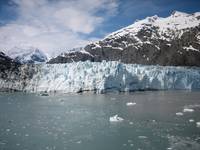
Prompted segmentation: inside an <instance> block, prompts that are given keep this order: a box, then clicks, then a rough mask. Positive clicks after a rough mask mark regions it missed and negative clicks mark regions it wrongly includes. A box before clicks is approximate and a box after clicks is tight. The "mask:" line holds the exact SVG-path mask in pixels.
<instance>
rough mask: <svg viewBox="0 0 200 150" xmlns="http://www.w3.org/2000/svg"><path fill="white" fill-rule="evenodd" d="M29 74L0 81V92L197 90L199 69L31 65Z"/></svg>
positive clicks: (102, 64)
mask: <svg viewBox="0 0 200 150" xmlns="http://www.w3.org/2000/svg"><path fill="white" fill-rule="evenodd" d="M25 68H26V67H22V68H21V71H22V72H24V70H25ZM29 69H30V68H29ZM33 70H36V73H34V74H33V77H31V79H29V80H26V81H24V80H19V81H15V82H14V81H13V82H12V81H9V80H8V81H5V80H2V79H1V80H0V89H3V88H7V89H17V90H23V91H27V92H42V91H47V92H63V93H75V92H82V91H94V92H97V93H103V92H106V91H123V92H126V91H127V92H128V91H134V90H150V89H152V90H168V89H187V90H193V89H200V68H186V67H162V66H144V65H136V64H122V63H120V62H106V61H103V62H89V61H86V62H77V63H68V64H43V65H35V66H33ZM29 71H30V70H29Z"/></svg>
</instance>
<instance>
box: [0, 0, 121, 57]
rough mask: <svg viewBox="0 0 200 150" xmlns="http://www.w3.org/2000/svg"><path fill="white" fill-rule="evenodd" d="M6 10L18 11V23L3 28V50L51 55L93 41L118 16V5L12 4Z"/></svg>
mask: <svg viewBox="0 0 200 150" xmlns="http://www.w3.org/2000/svg"><path fill="white" fill-rule="evenodd" d="M7 7H10V8H13V9H14V10H15V12H16V19H15V20H12V21H10V22H8V23H6V24H4V25H3V26H1V27H0V49H2V50H8V49H10V48H12V47H14V46H18V47H28V46H35V47H38V48H40V49H42V50H44V51H45V52H48V53H51V54H52V53H59V52H60V51H59V50H60V49H64V48H65V49H66V48H68V49H70V48H72V47H74V46H75V45H76V46H77V47H78V46H82V45H85V44H86V43H88V41H92V40H94V39H91V38H89V36H88V35H89V34H91V33H92V32H93V31H95V30H96V29H97V27H99V26H101V25H102V23H103V22H104V21H105V20H106V19H107V18H109V17H111V16H113V15H115V14H116V13H117V8H118V2H117V0H92V1H91V0H11V1H10V2H9V6H7ZM86 37H87V38H86ZM55 50H57V51H55Z"/></svg>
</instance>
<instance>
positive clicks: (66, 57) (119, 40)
mask: <svg viewBox="0 0 200 150" xmlns="http://www.w3.org/2000/svg"><path fill="white" fill-rule="evenodd" d="M86 60H90V61H93V62H100V61H102V60H107V61H119V60H120V61H121V62H123V63H137V64H145V65H164V66H165V65H170V66H200V13H194V14H187V13H182V12H177V11H176V12H173V13H172V14H171V15H170V16H169V17H167V18H160V17H158V16H153V17H147V18H146V19H144V20H140V21H137V22H135V23H134V24H133V25H130V26H128V27H125V28H123V29H121V30H119V31H116V32H114V33H111V34H110V35H108V36H107V37H105V38H104V39H103V40H101V41H98V42H95V43H91V44H89V45H87V46H85V47H84V50H82V51H80V52H77V51H76V52H70V53H65V54H62V55H60V56H58V57H56V58H53V59H51V60H50V61H49V62H48V63H51V64H53V63H69V62H77V61H86Z"/></svg>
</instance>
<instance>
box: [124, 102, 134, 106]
mask: <svg viewBox="0 0 200 150" xmlns="http://www.w3.org/2000/svg"><path fill="white" fill-rule="evenodd" d="M134 105H136V103H133V102H128V103H126V106H134Z"/></svg>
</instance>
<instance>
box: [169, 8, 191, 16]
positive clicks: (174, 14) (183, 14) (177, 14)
mask: <svg viewBox="0 0 200 150" xmlns="http://www.w3.org/2000/svg"><path fill="white" fill-rule="evenodd" d="M187 15H189V14H187V13H185V12H181V11H177V10H175V11H173V12H172V14H171V16H173V17H180V16H187Z"/></svg>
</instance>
